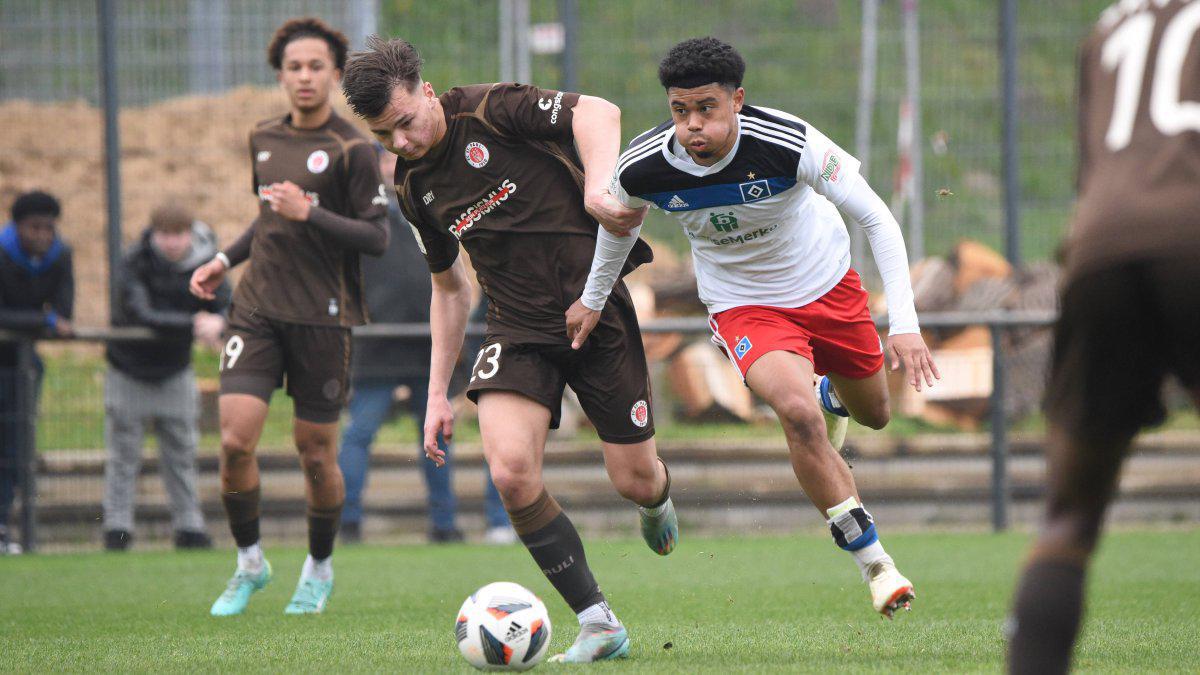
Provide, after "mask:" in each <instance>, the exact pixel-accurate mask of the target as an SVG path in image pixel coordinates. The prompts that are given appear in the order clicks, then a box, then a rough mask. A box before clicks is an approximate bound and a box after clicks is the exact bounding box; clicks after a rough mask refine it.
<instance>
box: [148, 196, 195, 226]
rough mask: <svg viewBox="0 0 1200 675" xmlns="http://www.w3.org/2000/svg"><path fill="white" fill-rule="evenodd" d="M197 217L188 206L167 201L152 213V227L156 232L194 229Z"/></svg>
mask: <svg viewBox="0 0 1200 675" xmlns="http://www.w3.org/2000/svg"><path fill="white" fill-rule="evenodd" d="M194 221H195V218H194V217H193V216H192V212H191V211H190V210H188V208H187V207H186V206H180V205H179V204H174V203H167V204H162V205H160V206H159V207H158V208H156V209H154V211H153V212H151V214H150V229H152V230H154V231H156V232H183V231H184V230H190V229H192V223H193V222H194Z"/></svg>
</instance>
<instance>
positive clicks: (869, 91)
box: [850, 0, 879, 277]
mask: <svg viewBox="0 0 1200 675" xmlns="http://www.w3.org/2000/svg"><path fill="white" fill-rule="evenodd" d="M862 8H863V17H862V45H861V47H862V51H861V56H860V58H861V60H862V63H861V64H860V65H859V71H858V106H857V109H856V115H855V120H854V154H856V155H858V161H859V162H861V163H862V168H861V173H862V175H863V176H865V177H867V178H868V179H869V178H870V175H871V169H870V166H871V122H872V120H874V118H875V79H876V78H875V75H876V70H877V68H876V64H877V63H878V57H879V40H878V35H879V0H863V5H862ZM850 248H851V251H850V259H851V260H853V261H854V267H855V269H857V270H858V271H859V273H864V272H867V264H868V263H867V254H866V251H867V249H866V236H865V235H864V234H863V230H862V228H860V227H852V228H850ZM871 276H872V277H874V274H872V275H871Z"/></svg>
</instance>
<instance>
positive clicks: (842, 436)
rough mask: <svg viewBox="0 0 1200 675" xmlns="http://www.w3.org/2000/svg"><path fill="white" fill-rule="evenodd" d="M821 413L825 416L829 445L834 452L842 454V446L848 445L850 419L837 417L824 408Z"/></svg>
mask: <svg viewBox="0 0 1200 675" xmlns="http://www.w3.org/2000/svg"><path fill="white" fill-rule="evenodd" d="M821 412H822V413H824V414H825V434H826V435H827V436H828V437H829V444H830V445H832V446H833V449H834V450H836V451H838V452H841V450H842V446H843V445H845V444H846V430H847V429H849V428H850V418H849V417H842V416H841V415H835V414H833V413H831V412H829V411H828V410H825V409H824V408H822V409H821Z"/></svg>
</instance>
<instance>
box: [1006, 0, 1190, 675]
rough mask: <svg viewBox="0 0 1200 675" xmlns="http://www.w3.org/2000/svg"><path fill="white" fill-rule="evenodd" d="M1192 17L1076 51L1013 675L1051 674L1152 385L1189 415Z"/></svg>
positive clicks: (1117, 33) (1127, 29)
mask: <svg viewBox="0 0 1200 675" xmlns="http://www.w3.org/2000/svg"><path fill="white" fill-rule="evenodd" d="M1198 31H1200V2H1181V1H1178V0H1174V1H1166V2H1154V3H1149V2H1141V3H1138V2H1122V3H1116V4H1114V5H1113V6H1112V7H1110V8H1109V9H1108V10H1106V11H1105V12H1104V13H1103V14H1102V15H1101V18H1100V21H1099V23H1098V24H1097V26H1096V28H1095V30H1094V31H1093V33H1092V35H1091V36H1090V37H1089V38H1088V39H1087V41H1086V42H1084V45H1083V49H1082V52H1081V59H1080V90H1079V144H1080V145H1079V152H1080V158H1079V184H1078V188H1079V201H1078V204H1077V207H1076V213H1075V218H1074V222H1073V223H1072V227H1071V233H1070V236H1069V239H1068V249H1067V269H1066V274H1065V280H1064V284H1063V287H1062V302H1061V306H1062V310H1061V312H1062V313H1061V315H1060V317H1059V320H1058V324H1057V325H1056V327H1055V336H1054V358H1053V362H1052V365H1051V373H1050V384H1049V387H1048V389H1047V395H1046V419H1047V422H1048V427H1049V428H1048V431H1047V442H1048V446H1047V450H1046V452H1047V462H1048V470H1049V477H1048V483H1049V497H1048V502H1047V505H1046V514H1045V521H1044V523H1043V525H1042V530H1041V534H1040V536H1039V537H1038V540H1037V542H1036V543H1035V544H1034V547H1033V551H1032V553H1031V554H1030V556H1029V561H1028V563H1027V565H1026V568H1025V571H1024V573H1023V574H1022V576H1021V582H1020V585H1019V587H1018V589H1017V593H1016V601H1015V606H1014V608H1013V616H1012V619H1011V621H1010V624H1009V631H1010V634H1011V640H1012V642H1011V645H1010V650H1009V663H1008V666H1009V670H1010V671H1011V672H1013V673H1062V672H1066V671H1067V669H1068V667H1069V666H1070V662H1071V650H1072V646H1073V645H1074V643H1075V638H1076V635H1077V633H1078V632H1079V624H1080V620H1081V617H1082V613H1083V586H1084V576H1085V572H1086V571H1087V566H1088V562H1089V560H1090V558H1091V555H1092V551H1093V550H1094V548H1095V546H1096V541H1097V539H1098V538H1099V536H1100V530H1101V527H1102V525H1103V522H1104V513H1105V510H1106V509H1107V507H1108V504H1109V502H1110V501H1112V497H1113V494H1114V492H1115V490H1116V488H1117V483H1118V478H1119V475H1120V469H1121V464H1122V462H1123V460H1124V459H1125V456H1126V455H1127V454H1128V452H1129V446H1130V443H1131V442H1132V441H1133V437H1134V436H1135V435H1137V433H1138V431H1139V430H1140V429H1142V428H1144V427H1147V426H1151V425H1154V424H1157V423H1159V422H1161V421H1162V419H1163V416H1164V414H1165V411H1164V409H1163V406H1162V401H1161V389H1162V385H1163V380H1164V378H1165V377H1166V376H1167V375H1175V376H1176V377H1178V378H1179V380H1180V381H1181V382H1182V383H1183V385H1184V386H1185V387H1186V388H1187V389H1188V390H1189V391H1190V392H1191V393H1192V396H1193V397H1194V398H1195V399H1196V401H1197V403H1198V404H1200V356H1197V351H1196V349H1197V345H1200V264H1198V262H1200V40H1197V37H1196V36H1197V32H1198Z"/></svg>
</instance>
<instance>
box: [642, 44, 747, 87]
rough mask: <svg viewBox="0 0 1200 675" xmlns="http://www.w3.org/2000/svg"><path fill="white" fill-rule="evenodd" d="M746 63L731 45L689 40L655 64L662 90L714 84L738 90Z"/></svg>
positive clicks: (744, 72)
mask: <svg viewBox="0 0 1200 675" xmlns="http://www.w3.org/2000/svg"><path fill="white" fill-rule="evenodd" d="M745 74H746V62H745V61H744V60H743V59H742V55H741V54H739V53H738V52H737V50H736V49H734V48H733V47H732V46H731V45H728V44H725V43H724V42H721V41H720V40H718V39H716V38H714V37H702V38H692V39H690V40H684V41H683V42H680V43H679V44H677V45H675V46H674V47H671V51H669V52H667V56H666V57H665V58H664V59H663V60H662V62H661V63H659V64H658V81H659V82H660V83H662V86H663V88H664V89H670V88H671V87H679V88H680V89H691V88H693V87H703V86H704V85H706V84H712V83H714V82H715V83H717V84H719V85H721V86H723V87H728V88H730V89H737V88H738V87H740V86H742V76H743V75H745Z"/></svg>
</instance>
